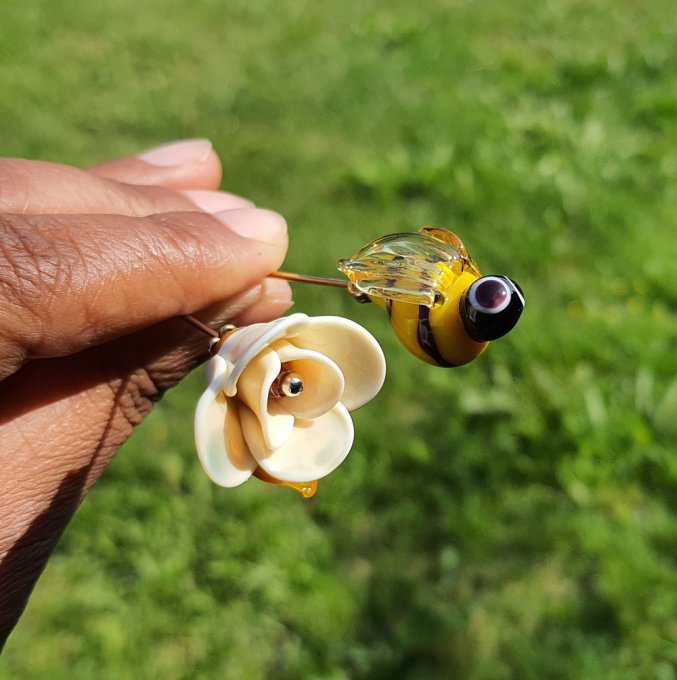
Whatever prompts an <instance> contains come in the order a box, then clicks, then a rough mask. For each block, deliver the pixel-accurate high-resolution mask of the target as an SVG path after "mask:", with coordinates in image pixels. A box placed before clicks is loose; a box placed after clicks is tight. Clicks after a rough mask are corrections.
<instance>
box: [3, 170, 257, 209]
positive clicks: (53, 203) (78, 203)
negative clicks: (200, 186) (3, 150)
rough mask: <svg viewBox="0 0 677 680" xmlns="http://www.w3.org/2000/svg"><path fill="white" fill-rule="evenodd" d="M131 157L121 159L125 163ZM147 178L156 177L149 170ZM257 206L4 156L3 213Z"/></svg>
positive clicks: (213, 193) (220, 195)
mask: <svg viewBox="0 0 677 680" xmlns="http://www.w3.org/2000/svg"><path fill="white" fill-rule="evenodd" d="M132 160H133V159H132ZM127 162H128V161H118V163H120V164H121V165H122V166H124V165H125V164H126V163H127ZM139 162H140V161H139ZM140 163H141V162H140ZM141 165H144V166H145V165H146V164H145V163H141ZM132 174H133V173H132ZM137 175H138V173H137ZM138 176H139V177H140V175H138ZM145 179H146V180H151V179H153V177H151V176H150V175H149V176H147V177H145ZM155 179H157V178H155ZM252 205H253V204H252V203H251V202H250V201H247V200H245V199H244V198H240V197H239V196H234V195H233V194H227V193H225V192H217V191H207V190H189V191H185V192H179V191H175V190H173V189H168V188H166V187H163V186H152V185H149V186H135V185H132V184H121V183H120V182H116V181H113V180H110V179H105V178H103V177H98V176H96V175H93V174H91V173H89V172H86V171H84V170H79V169H78V168H73V167H71V166H68V165H60V164H58V163H48V162H44V161H27V160H23V159H18V158H2V159H0V212H8V213H15V214H23V215H42V214H69V215H72V214H84V213H92V214H102V213H104V214H117V215H131V216H143V215H152V214H155V213H160V212H180V211H188V210H197V209H198V208H199V209H202V210H205V211H207V212H218V211H222V210H231V209H234V208H246V207H252Z"/></svg>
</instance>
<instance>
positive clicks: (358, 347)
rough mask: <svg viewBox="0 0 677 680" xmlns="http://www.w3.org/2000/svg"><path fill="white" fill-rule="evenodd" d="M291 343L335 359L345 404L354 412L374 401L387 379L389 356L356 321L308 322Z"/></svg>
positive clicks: (322, 318) (324, 318)
mask: <svg viewBox="0 0 677 680" xmlns="http://www.w3.org/2000/svg"><path fill="white" fill-rule="evenodd" d="M289 339H290V341H291V342H292V343H293V344H294V345H296V346H297V347H300V348H304V349H310V350H314V351H316V352H319V353H320V354H323V355H324V356H326V357H328V358H329V359H331V360H332V361H333V362H334V363H335V364H336V365H337V366H338V367H339V370H340V371H341V373H342V374H343V377H344V379H345V391H344V392H343V396H342V397H341V402H342V403H343V404H344V405H345V406H346V408H347V409H348V410H349V411H354V410H355V409H358V408H359V407H360V406H363V405H364V404H366V403H367V402H368V401H370V400H371V399H373V398H374V397H375V396H376V395H377V394H378V391H379V390H380V389H381V387H382V386H383V381H384V380H385V376H386V363H385V357H384V356H383V351H382V350H381V347H380V346H379V344H378V343H377V342H376V340H375V339H374V338H373V336H372V335H371V334H370V333H369V332H368V331H367V330H365V329H364V328H362V326H360V325H359V324H356V323H355V322H354V321H350V320H349V319H344V318H342V317H336V316H316V317H311V318H309V319H308V322H307V324H306V325H305V326H304V327H303V328H302V329H300V330H299V332H298V334H297V335H296V336H293V337H291V336H290V338H289Z"/></svg>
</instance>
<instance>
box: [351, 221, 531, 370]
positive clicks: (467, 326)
mask: <svg viewBox="0 0 677 680" xmlns="http://www.w3.org/2000/svg"><path fill="white" fill-rule="evenodd" d="M339 270H340V271H342V272H343V273H344V274H345V275H346V276H347V277H348V278H349V279H350V281H351V286H350V291H351V293H352V294H353V295H355V296H356V297H358V298H360V299H365V300H366V299H367V298H368V299H369V300H371V301H372V302H374V303H375V304H377V305H378V306H379V307H382V308H383V309H385V310H386V311H387V313H388V317H389V318H390V323H391V325H392V327H393V330H394V331H395V333H396V335H397V337H398V338H399V339H400V342H402V344H403V345H404V346H405V347H406V348H407V349H408V350H409V351H410V352H411V353H412V354H414V355H415V356H416V357H418V358H419V359H421V360H422V361H425V362H427V363H429V364H432V365H434V366H444V367H451V366H462V365H463V364H467V363H469V362H470V361H472V360H473V359H475V358H476V357H478V356H479V355H480V354H481V353H482V352H483V351H484V350H485V348H486V347H487V345H488V344H489V343H488V340H490V339H495V338H497V337H500V336H501V335H503V334H505V333H506V332H507V331H508V330H509V329H510V328H512V326H514V324H515V323H516V321H517V319H518V318H519V314H520V313H521V311H522V308H523V306H524V298H523V296H522V293H521V291H520V290H519V287H516V286H515V284H514V282H512V281H510V279H507V278H506V277H497V276H489V277H482V274H481V273H480V271H479V269H478V268H477V265H476V264H475V262H474V261H473V260H472V258H471V257H470V255H469V254H468V252H467V250H466V249H465V246H464V245H463V242H462V241H461V239H460V238H459V237H458V236H456V234H454V233H452V232H450V231H448V230H446V229H441V228H437V227H423V228H422V229H421V230H420V231H419V232H418V233H415V234H412V233H403V234H389V235H388V236H384V237H382V238H380V239H376V240H375V241H372V242H371V243H369V244H367V245H366V246H365V247H364V248H362V250H360V251H359V252H358V253H357V254H356V255H354V256H353V257H352V258H350V259H347V260H341V261H340V262H339ZM479 279H482V282H480V283H481V284H482V286H483V289H482V291H479V289H478V288H477V287H478V286H479V285H480V284H479V283H478V284H476V285H473V284H475V282H477V281H478V280H479ZM469 292H470V297H471V298H472V299H473V302H471V303H470V304H469V303H468V293H469ZM478 292H479V294H480V297H483V298H485V302H486V305H488V306H486V305H483V304H482V302H481V301H479V302H478V300H477V294H478ZM513 293H514V301H512V302H511V297H512V296H513ZM508 307H510V308H509V309H508ZM504 310H505V312H504ZM501 312H503V315H502V316H501V315H500V313H501ZM507 317H509V318H507Z"/></svg>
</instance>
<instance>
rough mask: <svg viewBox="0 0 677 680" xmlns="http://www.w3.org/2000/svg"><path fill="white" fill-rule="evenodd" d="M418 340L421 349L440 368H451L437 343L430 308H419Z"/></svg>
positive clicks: (423, 306)
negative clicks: (431, 323)
mask: <svg viewBox="0 0 677 680" xmlns="http://www.w3.org/2000/svg"><path fill="white" fill-rule="evenodd" d="M416 340H417V341H418V344H419V347H420V348H421V349H422V350H423V351H424V352H425V353H426V354H427V355H428V356H429V357H430V358H431V359H432V360H433V361H434V362H435V363H436V364H438V365H439V366H442V367H443V368H451V367H452V366H453V364H450V363H449V362H448V361H447V360H446V359H445V358H444V357H443V356H442V355H441V354H440V350H439V348H438V347H437V343H436V342H435V336H434V335H433V329H432V326H431V325H430V308H429V307H426V306H425V305H419V306H418V327H417V329H416Z"/></svg>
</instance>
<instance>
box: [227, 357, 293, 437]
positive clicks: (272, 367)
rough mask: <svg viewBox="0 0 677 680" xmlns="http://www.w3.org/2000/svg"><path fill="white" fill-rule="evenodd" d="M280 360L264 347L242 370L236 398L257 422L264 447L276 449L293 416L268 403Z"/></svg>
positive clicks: (290, 427)
mask: <svg viewBox="0 0 677 680" xmlns="http://www.w3.org/2000/svg"><path fill="white" fill-rule="evenodd" d="M280 366H281V364H280V359H279V357H278V355H277V352H275V351H274V350H273V349H272V348H270V347H264V348H263V349H262V350H261V351H260V352H259V353H258V354H257V355H256V356H255V357H254V359H252V361H250V363H249V364H248V365H247V366H246V368H245V369H244V371H242V375H241V376H240V379H239V380H238V383H237V396H238V399H239V400H241V401H242V402H243V403H244V404H245V405H246V406H248V407H249V409H250V410H251V411H253V412H254V414H255V415H256V417H257V418H258V419H259V423H260V424H261V428H262V431H263V437H264V439H265V442H266V446H267V447H268V448H269V449H278V448H280V446H282V444H284V442H285V441H286V439H287V438H288V437H289V435H290V434H291V431H292V428H293V427H294V416H293V415H292V414H291V413H289V412H288V411H286V410H285V409H284V408H282V407H280V406H279V405H278V404H276V403H275V402H274V401H271V402H270V403H269V402H268V394H269V392H270V386H271V385H272V384H273V381H274V380H275V378H277V376H278V375H279V373H280Z"/></svg>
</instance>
